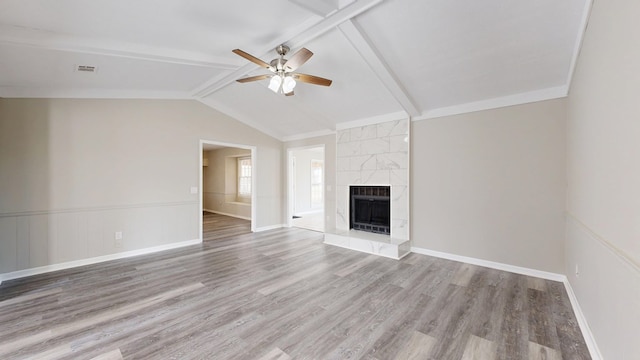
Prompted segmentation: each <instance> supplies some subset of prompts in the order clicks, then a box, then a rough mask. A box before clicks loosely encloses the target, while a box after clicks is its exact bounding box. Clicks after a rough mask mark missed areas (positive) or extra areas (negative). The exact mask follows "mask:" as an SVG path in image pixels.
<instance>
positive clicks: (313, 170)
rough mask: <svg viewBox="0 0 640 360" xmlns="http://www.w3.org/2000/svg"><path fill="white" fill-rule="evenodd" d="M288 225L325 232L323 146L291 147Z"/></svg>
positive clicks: (289, 153)
mask: <svg viewBox="0 0 640 360" xmlns="http://www.w3.org/2000/svg"><path fill="white" fill-rule="evenodd" d="M287 156H288V164H289V178H288V181H287V184H288V194H289V197H288V198H289V204H288V210H289V211H288V213H289V216H288V218H289V219H288V225H289V226H295V227H300V228H304V229H309V230H314V231H322V232H324V182H325V181H324V177H325V169H324V146H314V147H305V148H295V149H289V150H288V152H287Z"/></svg>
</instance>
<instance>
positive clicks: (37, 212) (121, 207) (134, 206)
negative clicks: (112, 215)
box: [0, 201, 198, 218]
mask: <svg viewBox="0 0 640 360" xmlns="http://www.w3.org/2000/svg"><path fill="white" fill-rule="evenodd" d="M197 203H198V202H197V201H177V202H168V203H146V204H130V205H115V206H93V207H81V208H68V209H51V210H31V211H20V212H13V213H0V218H3V217H16V216H35V215H53V214H66V213H77V212H92V211H110V210H126V209H140V208H150V207H170V206H185V205H195V204H197Z"/></svg>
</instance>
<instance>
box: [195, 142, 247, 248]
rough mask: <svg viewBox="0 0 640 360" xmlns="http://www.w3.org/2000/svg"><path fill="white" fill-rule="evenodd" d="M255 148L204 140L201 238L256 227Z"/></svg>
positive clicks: (206, 238)
mask: <svg viewBox="0 0 640 360" xmlns="http://www.w3.org/2000/svg"><path fill="white" fill-rule="evenodd" d="M255 158H256V157H255V147H252V146H246V145H237V144H227V143H220V142H215V141H205V140H201V141H200V164H201V166H200V189H201V192H200V213H201V218H200V238H201V239H202V240H203V241H207V240H215V239H220V238H224V237H228V236H233V235H240V234H245V233H249V232H253V231H254V230H255V207H256V195H255V181H256V180H255V179H256V172H255V168H256V166H255V165H256V164H255Z"/></svg>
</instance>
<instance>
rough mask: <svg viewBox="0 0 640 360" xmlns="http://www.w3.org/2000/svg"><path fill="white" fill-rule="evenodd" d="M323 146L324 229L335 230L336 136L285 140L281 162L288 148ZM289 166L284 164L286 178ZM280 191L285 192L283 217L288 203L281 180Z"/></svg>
mask: <svg viewBox="0 0 640 360" xmlns="http://www.w3.org/2000/svg"><path fill="white" fill-rule="evenodd" d="M314 146H324V217H325V221H324V224H325V231H331V230H335V223H336V217H335V214H336V193H335V189H336V159H337V157H336V136H335V134H331V135H325V136H318V137H313V138H308V139H304V140H295V141H287V142H285V143H284V144H283V158H282V161H283V164H286V163H287V152H288V150H289V149H295V148H304V147H314ZM288 174H289V167H288V166H285V175H284V177H283V179H287V178H288ZM282 192H283V194H285V196H284V202H283V217H284V218H286V217H287V213H286V204H287V203H288V194H287V182H286V181H283V182H282Z"/></svg>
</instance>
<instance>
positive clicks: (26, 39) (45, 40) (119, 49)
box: [0, 25, 239, 70]
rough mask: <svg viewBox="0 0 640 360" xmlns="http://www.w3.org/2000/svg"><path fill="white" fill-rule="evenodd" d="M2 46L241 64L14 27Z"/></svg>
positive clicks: (5, 29) (1, 33) (1, 34)
mask: <svg viewBox="0 0 640 360" xmlns="http://www.w3.org/2000/svg"><path fill="white" fill-rule="evenodd" d="M0 44H6V45H13V46H28V47H34V48H40V49H49V50H58V51H66V52H77V53H85V54H96V55H105V56H115V57H124V58H130V59H138V60H147V61H155V62H164V63H172V64H182V65H191V66H205V67H213V68H217V69H223V70H232V69H236V68H237V67H238V65H237V64H238V63H239V62H237V61H236V62H230V61H229V59H226V58H222V57H217V56H212V55H210V54H206V53H202V52H196V51H188V50H179V49H172V48H164V47H156V46H149V45H145V44H134V43H128V42H122V41H115V40H111V39H102V38H89V37H81V36H75V35H74V36H71V35H67V34H61V33H55V32H51V31H43V30H37V29H29V28H25V27H20V26H13V25H0Z"/></svg>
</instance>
